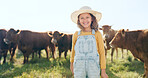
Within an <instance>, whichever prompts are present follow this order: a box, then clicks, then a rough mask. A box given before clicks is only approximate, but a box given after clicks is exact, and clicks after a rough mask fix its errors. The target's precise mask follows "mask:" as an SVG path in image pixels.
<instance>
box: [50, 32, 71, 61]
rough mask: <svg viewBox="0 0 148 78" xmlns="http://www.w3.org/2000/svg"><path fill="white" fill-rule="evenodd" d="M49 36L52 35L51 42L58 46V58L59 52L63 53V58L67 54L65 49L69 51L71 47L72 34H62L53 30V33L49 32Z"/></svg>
mask: <svg viewBox="0 0 148 78" xmlns="http://www.w3.org/2000/svg"><path fill="white" fill-rule="evenodd" d="M49 36H51V37H52V41H51V42H52V43H53V44H55V45H56V46H57V47H58V50H59V58H61V53H62V52H65V53H64V56H65V59H66V56H67V51H68V50H70V51H71V47H72V34H64V33H60V32H58V31H54V32H53V33H49Z"/></svg>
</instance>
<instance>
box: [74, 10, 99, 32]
mask: <svg viewBox="0 0 148 78" xmlns="http://www.w3.org/2000/svg"><path fill="white" fill-rule="evenodd" d="M89 14H90V16H91V18H92V22H91V26H90V27H91V29H94V30H95V31H98V23H97V19H96V17H95V16H94V15H93V14H91V13H89ZM79 16H80V15H79ZM79 16H78V22H77V25H78V27H79V28H80V29H81V30H84V27H83V26H82V25H81V24H80V22H79Z"/></svg>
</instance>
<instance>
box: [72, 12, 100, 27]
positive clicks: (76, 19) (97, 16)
mask: <svg viewBox="0 0 148 78" xmlns="http://www.w3.org/2000/svg"><path fill="white" fill-rule="evenodd" d="M82 13H91V14H93V15H94V16H95V17H96V19H97V22H99V21H100V19H101V17H102V14H101V13H100V12H97V11H93V10H78V11H75V12H73V13H72V14H71V20H72V21H73V22H74V23H76V24H77V21H78V16H79V15H80V14H82Z"/></svg>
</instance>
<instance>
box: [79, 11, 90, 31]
mask: <svg viewBox="0 0 148 78" xmlns="http://www.w3.org/2000/svg"><path fill="white" fill-rule="evenodd" d="M78 19H79V22H80V24H81V25H82V26H83V27H84V29H87V28H90V25H91V22H92V18H91V15H90V14H89V13H83V14H80V16H79V18H78Z"/></svg>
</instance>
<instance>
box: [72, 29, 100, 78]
mask: <svg viewBox="0 0 148 78" xmlns="http://www.w3.org/2000/svg"><path fill="white" fill-rule="evenodd" d="M80 33H81V31H79V32H78V38H77V41H76V44H75V48H74V49H75V57H74V64H73V65H74V78H100V62H99V54H98V51H97V46H96V39H95V30H92V34H93V35H84V36H79V35H80Z"/></svg>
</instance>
